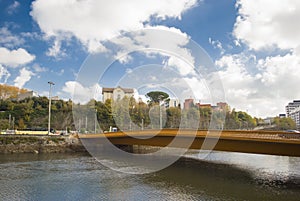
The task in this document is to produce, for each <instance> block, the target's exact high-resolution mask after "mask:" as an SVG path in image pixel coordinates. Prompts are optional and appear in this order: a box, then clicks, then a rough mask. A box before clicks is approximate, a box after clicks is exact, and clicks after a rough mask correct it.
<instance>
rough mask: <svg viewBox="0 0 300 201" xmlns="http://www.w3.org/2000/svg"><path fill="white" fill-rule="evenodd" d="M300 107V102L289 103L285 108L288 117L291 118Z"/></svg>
mask: <svg viewBox="0 0 300 201" xmlns="http://www.w3.org/2000/svg"><path fill="white" fill-rule="evenodd" d="M298 107H300V100H294V101H293V102H291V103H289V104H288V105H287V106H285V111H286V116H287V117H290V113H291V111H293V110H295V109H296V108H298Z"/></svg>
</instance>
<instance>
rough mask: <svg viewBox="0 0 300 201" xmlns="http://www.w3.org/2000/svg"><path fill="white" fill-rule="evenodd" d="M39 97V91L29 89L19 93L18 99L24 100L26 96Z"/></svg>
mask: <svg viewBox="0 0 300 201" xmlns="http://www.w3.org/2000/svg"><path fill="white" fill-rule="evenodd" d="M32 97H38V93H37V92H34V91H28V92H25V93H21V94H18V97H17V100H18V101H20V100H24V99H26V98H32Z"/></svg>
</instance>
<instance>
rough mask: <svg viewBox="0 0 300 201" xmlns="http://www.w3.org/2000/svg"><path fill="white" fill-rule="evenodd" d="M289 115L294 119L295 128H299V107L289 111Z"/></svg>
mask: <svg viewBox="0 0 300 201" xmlns="http://www.w3.org/2000/svg"><path fill="white" fill-rule="evenodd" d="M289 117H291V118H292V119H293V120H294V121H295V123H296V126H297V129H300V107H297V108H295V109H294V110H292V111H290V114H289Z"/></svg>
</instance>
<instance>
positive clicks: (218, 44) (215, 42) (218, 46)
mask: <svg viewBox="0 0 300 201" xmlns="http://www.w3.org/2000/svg"><path fill="white" fill-rule="evenodd" d="M208 42H209V43H210V44H211V45H212V46H213V47H214V48H215V49H219V50H220V53H221V55H223V54H224V53H225V49H224V48H223V45H222V43H221V42H220V41H218V40H213V39H211V38H209V39H208ZM236 45H237V44H236Z"/></svg>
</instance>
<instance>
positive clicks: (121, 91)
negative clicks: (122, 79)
mask: <svg viewBox="0 0 300 201" xmlns="http://www.w3.org/2000/svg"><path fill="white" fill-rule="evenodd" d="M102 95H103V102H105V101H106V100H107V99H112V100H122V99H123V98H124V97H125V96H127V97H128V98H130V97H132V96H133V95H134V90H133V89H130V88H121V87H119V86H118V87H117V88H102Z"/></svg>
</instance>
